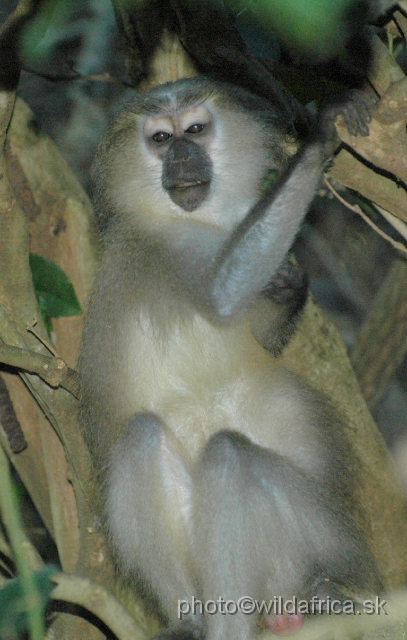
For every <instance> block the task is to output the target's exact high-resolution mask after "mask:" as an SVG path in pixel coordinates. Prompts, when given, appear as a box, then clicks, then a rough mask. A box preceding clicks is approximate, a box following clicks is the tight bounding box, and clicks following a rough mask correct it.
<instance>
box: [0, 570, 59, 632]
mask: <svg viewBox="0 0 407 640" xmlns="http://www.w3.org/2000/svg"><path fill="white" fill-rule="evenodd" d="M58 571H59V569H58V568H57V567H54V566H49V567H45V569H41V571H37V572H35V573H34V574H33V575H34V582H35V586H36V592H35V593H34V594H33V598H34V600H35V603H36V606H38V607H40V609H41V611H42V613H44V612H45V608H46V606H47V604H48V601H49V596H50V594H51V591H52V589H53V584H52V582H51V578H52V576H53V575H54V574H55V573H57V572H58ZM26 628H27V604H26V601H25V599H24V591H23V587H22V584H21V579H20V578H14V579H13V580H9V581H8V582H7V583H6V585H5V586H4V587H2V588H1V589H0V638H7V639H8V640H9V639H10V638H13V637H16V636H17V635H18V634H20V633H22V632H23V631H24V630H25V629H26Z"/></svg>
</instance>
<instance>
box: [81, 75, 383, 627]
mask: <svg viewBox="0 0 407 640" xmlns="http://www.w3.org/2000/svg"><path fill="white" fill-rule="evenodd" d="M369 110H370V107H369V105H368V104H367V103H366V102H365V101H364V100H362V99H360V98H358V97H355V98H354V99H353V100H352V101H350V102H347V103H338V104H334V105H331V106H327V107H325V108H324V109H323V110H322V111H321V113H320V115H319V116H318V118H317V122H316V125H315V128H314V130H313V131H312V132H311V134H310V136H309V138H308V139H307V140H306V141H305V142H304V143H303V144H302V145H301V146H300V148H299V149H298V150H297V151H296V152H294V153H293V131H292V129H291V124H290V120H289V118H286V117H285V116H284V115H282V114H281V112H280V111H279V110H278V109H277V108H276V107H275V106H274V105H273V104H272V103H271V102H270V101H267V100H265V99H263V98H262V97H259V96H256V95H254V94H251V93H250V92H248V91H247V90H246V89H242V88H239V87H235V86H233V85H228V84H226V83H222V82H218V81H215V80H213V79H210V78H205V77H204V76H199V77H195V78H192V79H183V80H179V81H176V82H174V83H167V84H163V85H159V86H157V87H155V88H153V89H151V90H150V91H148V92H147V93H145V94H140V95H138V96H137V97H136V99H135V100H134V101H132V102H130V103H129V104H128V105H126V106H125V107H124V109H123V110H122V111H121V113H120V114H119V115H118V116H117V118H116V119H115V120H114V121H113V123H112V124H111V125H110V128H109V129H108V131H107V133H106V135H105V137H104V139H103V140H102V142H101V144H100V147H99V150H98V152H97V154H96V158H95V162H94V169H93V177H94V181H95V207H96V215H97V219H98V224H99V227H100V230H101V245H102V250H101V251H102V256H101V263H100V267H99V270H98V273H97V275H96V278H95V282H94V285H93V289H92V292H91V295H90V301H89V305H88V310H87V319H86V325H85V330H84V335H83V340H82V346H81V352H80V357H79V363H78V368H79V372H80V379H81V411H80V421H81V425H82V429H83V433H84V437H85V440H86V442H87V445H88V447H89V450H90V452H91V456H92V459H93V462H94V468H95V472H96V474H97V484H98V486H99V487H100V495H101V498H100V501H101V514H102V518H103V522H104V526H105V529H106V532H107V537H108V540H109V541H110V544H111V546H112V548H113V550H114V553H115V557H116V559H117V563H118V566H119V567H120V570H121V572H122V573H123V575H125V576H126V577H127V579H128V580H129V581H130V582H131V583H132V584H134V585H139V584H140V583H141V585H142V587H143V588H144V590H145V591H146V592H148V593H153V594H154V598H156V599H157V602H158V606H159V609H160V611H161V612H162V615H163V617H164V618H165V620H166V623H167V627H166V629H164V630H163V631H162V632H160V633H159V634H158V636H157V637H158V638H160V639H164V638H165V639H167V638H168V639H169V638H173V639H174V640H177V639H181V638H183V639H187V638H191V639H193V638H195V639H200V638H206V639H207V640H220V639H221V638H222V639H230V640H232V638H233V640H249V639H250V638H252V636H253V635H254V634H255V630H256V624H257V617H256V616H255V615H245V614H244V612H242V611H237V612H235V613H236V614H235V615H232V614H227V613H226V614H225V615H222V614H221V613H218V614H216V615H206V616H205V615H201V612H200V611H196V610H194V607H193V606H192V605H193V603H194V598H196V599H198V600H199V601H201V602H203V603H205V602H210V601H215V602H216V601H218V599H219V598H223V599H224V600H225V601H231V602H234V603H239V602H240V599H241V598H243V597H250V598H252V599H253V601H262V600H266V601H267V600H270V599H272V598H274V597H275V596H280V597H282V598H283V599H287V598H292V597H293V596H296V597H298V598H303V599H306V600H309V599H311V598H312V597H313V596H316V597H320V598H321V599H323V600H324V599H325V600H326V598H327V597H328V596H338V594H339V595H340V597H342V596H343V597H344V596H348V595H349V594H350V595H351V597H354V595H355V597H356V596H357V595H358V594H361V593H366V592H368V593H369V592H370V593H374V592H376V593H377V592H378V591H379V590H380V589H381V579H380V575H379V573H378V569H377V567H376V564H375V560H374V558H373V555H372V552H371V550H370V548H369V545H368V542H367V540H366V536H365V534H364V532H363V530H362V527H361V526H360V522H361V520H362V519H363V510H362V507H361V504H360V501H359V500H358V499H357V497H356V491H355V489H356V487H357V484H358V471H357V460H356V459H355V458H354V454H353V453H352V448H351V446H350V443H349V441H348V439H347V437H346V433H345V429H344V427H343V424H342V423H341V420H340V419H339V418H338V416H337V415H336V412H335V409H334V408H333V407H331V405H330V404H329V402H328V400H327V399H325V398H324V397H323V396H322V395H320V394H319V393H318V392H317V391H315V390H313V389H311V388H310V387H308V386H307V384H306V383H305V382H303V381H302V380H300V379H299V378H297V377H296V376H295V375H294V374H293V373H292V372H290V371H288V370H286V369H285V368H283V366H282V365H281V364H280V363H279V361H278V359H277V358H276V354H277V353H278V352H279V351H280V350H281V348H282V346H283V345H284V343H285V342H287V340H288V339H289V335H290V333H291V332H292V329H290V330H289V331H288V333H287V332H286V329H285V328H284V325H285V324H288V325H292V324H293V323H295V317H297V316H298V315H299V313H300V310H301V306H302V304H303V300H302V302H301V303H300V304H298V303H296V302H295V300H294V301H293V298H294V299H295V294H296V293H298V294H299V297H300V298H303V299H305V297H306V293H304V292H305V288H306V287H305V284H304V279H303V278H302V276H301V275H299V274H298V272H296V271H295V270H294V271H293V270H292V269H291V267H290V266H288V264H287V262H286V255H287V252H288V251H289V249H290V247H291V245H292V243H293V240H294V238H295V236H296V234H297V231H298V229H299V227H300V225H301V222H302V219H303V217H304V215H305V213H306V211H307V209H308V207H309V205H310V203H311V202H312V200H313V198H314V195H315V193H316V190H317V188H318V185H319V181H320V178H321V172H322V170H323V168H324V166H325V164H326V163H327V162H328V161H329V159H330V158H331V156H332V154H333V152H334V150H335V148H336V146H337V141H336V136H335V129H334V124H333V122H334V120H335V117H336V115H337V113H342V114H343V116H344V118H345V120H346V122H347V125H348V128H349V131H350V132H351V133H352V134H354V135H356V134H358V133H360V134H362V135H368V133H369V129H368V122H369V119H370V116H369ZM271 172H272V173H273V172H276V173H277V177H276V179H275V180H274V181H273V182H272V184H269V185H268V186H264V184H265V178H266V177H267V176H268V175H269V174H270V173H271ZM284 289H287V291H286V292H285V293H284ZM290 290H291V293H292V292H294V295H291V293H290ZM268 302H271V307H270V306H268ZM279 304H280V305H281V309H282V311H281V313H280V312H278V311H276V305H279ZM284 307H287V309H288V310H286V311H284ZM273 308H274V316H275V317H273V318H272V319H271V320H268V318H267V315H268V313H269V311H270V309H273ZM254 327H257V329H254ZM270 327H271V328H270ZM256 333H257V335H256ZM273 334H277V335H276V336H275V337H274V338H273ZM263 342H264V344H262V343H263ZM265 347H266V348H265ZM177 602H184V603H185V602H186V603H187V604H188V612H187V614H185V615H183V616H180V615H179V611H178V610H177ZM180 617H182V620H181V619H179V618H180ZM291 621H292V622H293V623H295V624H296V623H297V621H298V620H297V618H294V617H293V616H292V617H291ZM278 622H281V618H280V619H278ZM270 626H271V628H273V624H272V623H271V624H270ZM288 626H290V623H288ZM274 629H275V630H277V629H278V625H274Z"/></svg>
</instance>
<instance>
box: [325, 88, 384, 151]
mask: <svg viewBox="0 0 407 640" xmlns="http://www.w3.org/2000/svg"><path fill="white" fill-rule="evenodd" d="M377 102H378V98H376V97H375V96H372V95H371V94H369V93H366V92H365V91H359V90H358V89H354V90H353V91H349V93H346V94H345V95H342V96H340V97H338V98H334V99H333V100H330V101H329V102H327V103H325V104H324V105H322V107H321V110H320V113H319V116H318V122H317V125H316V126H317V137H319V138H320V140H321V141H322V142H323V144H324V147H325V151H326V157H327V158H329V157H330V156H331V155H332V154H333V153H334V151H335V149H336V148H337V147H338V145H339V143H340V139H339V136H338V134H337V131H336V128H335V122H336V120H337V118H338V116H342V117H343V119H344V121H345V125H346V127H347V129H348V131H349V133H350V134H351V135H352V136H357V135H361V136H368V135H369V122H370V121H371V118H372V110H373V108H374V106H375V105H376V104H377Z"/></svg>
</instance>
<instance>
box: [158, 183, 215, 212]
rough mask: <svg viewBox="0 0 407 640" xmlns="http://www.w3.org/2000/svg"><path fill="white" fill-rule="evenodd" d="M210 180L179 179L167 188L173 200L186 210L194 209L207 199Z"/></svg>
mask: <svg viewBox="0 0 407 640" xmlns="http://www.w3.org/2000/svg"><path fill="white" fill-rule="evenodd" d="M209 187H210V180H194V181H186V180H185V181H179V182H176V183H174V184H173V185H171V187H168V188H167V191H168V194H169V196H170V198H171V200H172V201H173V202H174V203H175V204H177V205H178V206H179V207H182V208H183V209H184V210H185V211H194V210H195V209H197V208H198V207H199V206H200V205H201V204H202V203H203V202H204V200H206V198H207V197H208V194H209Z"/></svg>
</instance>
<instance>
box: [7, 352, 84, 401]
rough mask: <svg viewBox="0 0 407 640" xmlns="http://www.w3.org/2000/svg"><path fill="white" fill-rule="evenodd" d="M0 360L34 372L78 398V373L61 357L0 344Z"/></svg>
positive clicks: (50, 383)
mask: <svg viewBox="0 0 407 640" xmlns="http://www.w3.org/2000/svg"><path fill="white" fill-rule="evenodd" d="M0 362H2V363H3V364H7V365H9V366H11V367H15V368H17V369H22V370H23V371H27V372H29V373H36V374H37V375H39V376H40V377H41V378H42V379H43V380H45V382H47V383H48V384H49V385H50V386H51V387H54V388H56V387H63V388H64V389H66V390H67V391H69V392H70V393H71V394H72V395H73V396H74V397H75V398H78V374H77V372H76V371H74V370H73V369H71V368H70V367H68V365H67V364H66V362H64V361H63V360H62V358H52V357H51V356H44V355H42V354H40V353H35V352H34V351H31V350H29V349H25V348H21V347H13V346H11V345H9V344H0Z"/></svg>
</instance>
